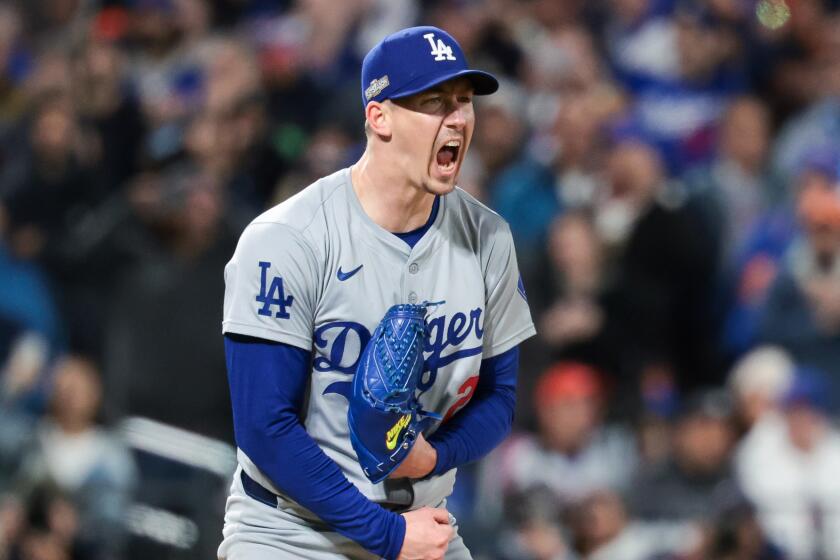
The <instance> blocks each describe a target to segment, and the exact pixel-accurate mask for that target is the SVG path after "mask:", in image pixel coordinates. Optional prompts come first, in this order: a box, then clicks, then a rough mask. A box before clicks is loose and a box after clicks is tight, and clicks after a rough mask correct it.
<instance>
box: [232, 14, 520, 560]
mask: <svg viewBox="0 0 840 560" xmlns="http://www.w3.org/2000/svg"><path fill="white" fill-rule="evenodd" d="M497 88H498V82H497V81H496V79H495V78H494V77H493V76H492V75H490V74H488V73H485V72H481V71H478V70H472V69H469V68H468V66H467V63H466V60H465V59H464V53H463V52H462V51H461V48H460V46H459V45H458V43H456V42H455V40H454V39H453V38H452V37H451V36H450V35H449V34H447V33H446V32H445V31H443V30H441V29H438V28H435V27H413V28H409V29H404V30H402V31H399V32H397V33H395V34H393V35H390V36H388V37H386V38H385V39H384V40H383V41H382V42H380V43H379V44H378V45H377V46H376V47H374V48H373V49H372V50H371V51H370V52H369V53H368V54H367V56H366V57H365V60H364V63H363V66H362V87H361V89H362V103H363V106H364V111H365V118H366V123H365V132H366V135H367V148H366V150H365V152H364V154H363V155H362V157H361V158H360V159H359V161H358V162H356V163H355V164H354V165H353V166H351V167H350V168H348V169H343V170H341V171H338V172H336V173H334V174H333V175H330V176H328V177H324V178H322V179H321V180H319V181H317V182H315V183H314V184H312V185H310V186H308V187H307V188H305V189H304V190H303V191H302V192H300V193H299V194H297V195H295V196H293V197H292V198H290V199H289V200H287V201H286V202H284V203H282V204H280V205H278V206H276V207H274V208H272V209H270V210H268V211H267V212H265V213H264V214H262V215H261V216H259V217H257V218H256V219H255V220H254V221H253V222H252V223H251V224H250V225H249V226H248V227H247V228H246V229H245V231H244V232H243V234H242V237H241V239H240V241H239V244H238V246H237V249H236V252H235V254H234V255H233V258H232V259H231V261H230V262H229V263H228V265H227V267H226V268H225V285H226V289H225V301H224V320H223V332H224V335H225V349H226V356H227V367H228V375H229V381H230V389H231V400H232V404H233V413H234V431H235V436H236V442H237V446H238V459H239V468H238V469H237V472H236V474H235V476H234V480H233V484H232V487H231V492H230V497H229V498H228V501H227V507H226V514H225V525H224V530H223V535H224V539H223V541H222V543H221V545H220V547H219V558H220V559H227V560H240V559H247V560H262V559H269V558H272V559H274V558H304V559H312V560H322V559H323V560H326V559H334V558H353V559H367V558H371V559H374V558H387V559H395V558H400V559H415V558H423V559H431V558H434V559H439V558H446V559H448V560H462V559H469V558H470V554H469V551H468V550H467V549H466V547H465V546H464V543H463V541H462V540H461V538H460V537H459V536H458V534H457V526H456V524H455V520H454V518H453V517H452V516H450V515H449V514H448V512H447V511H446V509H445V504H446V497H447V496H448V495H449V494H450V492H451V491H452V488H453V485H454V482H455V472H456V468H457V467H458V466H459V465H463V464H465V463H467V462H471V461H474V460H476V459H479V458H480V457H482V456H484V455H485V454H486V453H488V452H489V451H490V450H491V449H492V448H493V447H495V446H496V445H497V444H498V443H499V442H501V440H502V439H504V437H505V436H506V434H507V433H508V432H509V430H510V426H511V422H512V418H513V411H514V404H515V381H516V372H517V367H518V358H519V355H518V345H519V343H520V342H521V341H523V340H524V339H526V338H528V337H530V336H532V335H533V334H534V333H535V330H534V326H533V323H532V321H531V317H530V312H529V310H528V304H527V300H526V297H525V292H524V289H523V287H522V283H521V280H520V276H519V272H518V267H517V263H516V255H515V253H514V247H513V242H512V239H511V235H510V230H509V228H508V226H507V224H506V223H505V222H504V221H503V220H502V219H501V218H500V217H499V216H498V215H497V214H496V213H494V212H492V211H491V210H489V209H487V208H486V207H485V206H483V205H482V204H480V203H479V202H477V201H476V200H474V199H473V198H472V197H470V196H469V195H468V194H466V193H465V192H463V191H462V190H460V189H458V188H457V187H456V179H457V177H458V171H459V169H460V168H461V165H462V163H463V161H464V157H465V156H466V153H467V149H468V148H469V145H470V140H471V138H472V134H473V127H474V121H475V117H474V113H473V103H472V99H473V95H485V94H490V93H493V92H494V91H495V90H496V89H497ZM423 302H435V304H434V305H430V306H429V311H428V315H427V316H426V325H427V328H428V333H427V334H428V338H425V339H424V340H425V342H424V346H423V347H422V350H423V359H424V362H421V367H422V375H421V376H420V378H419V380H418V386H417V392H416V394H417V399H418V400H419V403H420V405H421V406H422V407H423V409H424V410H425V411H429V412H430V413H432V414H434V415H435V417H436V418H440V420H439V421H437V422H435V423H434V424H433V425H432V426H431V427H430V428H429V429H427V430H426V432H425V433H424V434H422V435H419V436H418V437H417V438H416V440H415V441H414V445H413V447H411V448H410V451H409V452H408V455H407V457H406V458H405V459H404V460H403V461H402V462H401V463H400V464H399V466H398V467H396V470H394V471H393V472H390V474H389V476H388V477H387V478H385V479H384V480H382V481H381V482H377V483H373V482H371V480H370V479H369V478H368V477H367V476H365V472H363V469H362V467H361V466H360V464H359V457H358V456H357V455H356V453H355V452H354V449H353V446H352V445H351V442H350V438H349V437H348V398H350V393H351V391H350V387H351V386H352V384H353V379H354V374H355V372H356V367H357V365H358V364H359V361H360V360H359V358H360V356H361V354H362V352H363V351H364V350H365V348H366V346H367V344H368V342H369V341H370V339H371V336H372V333H374V330H375V329H376V328H377V325H378V324H379V323H380V320H382V319H383V315H384V314H385V313H386V312H387V311H388V310H389V308H391V306H393V305H395V304H421V303H423ZM377 332H378V331H377ZM402 429H403V424H400V423H398V424H395V425H394V426H393V427H392V428H391V429H389V430H388V433H387V436H386V435H385V434H383V438H385V437H387V441H388V445H389V448H391V447H392V446H393V442H392V441H391V439H392V438H394V437H396V436H397V435H399V432H400V430H402Z"/></svg>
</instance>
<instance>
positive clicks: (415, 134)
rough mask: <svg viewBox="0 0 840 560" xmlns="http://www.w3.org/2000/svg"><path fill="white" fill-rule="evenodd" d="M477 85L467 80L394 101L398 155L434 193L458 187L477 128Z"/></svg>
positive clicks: (412, 177)
mask: <svg viewBox="0 0 840 560" xmlns="http://www.w3.org/2000/svg"><path fill="white" fill-rule="evenodd" d="M472 98H473V87H472V84H471V83H470V81H469V80H467V79H466V78H459V79H456V80H451V81H448V82H444V83H443V84H441V85H439V86H435V87H433V88H431V89H428V90H426V91H423V92H421V93H418V94H415V95H412V96H409V97H405V98H402V99H396V100H393V105H392V107H393V111H392V112H391V114H392V130H393V134H392V137H391V142H393V145H394V146H393V147H394V150H392V153H393V154H394V156H395V157H396V158H398V160H399V161H398V162H397V163H398V164H399V165H400V167H401V168H402V170H403V172H404V173H406V175H407V176H408V178H409V180H410V181H411V182H412V183H415V184H417V185H419V186H421V187H422V188H423V189H424V190H425V191H427V192H430V193H434V194H446V193H448V192H450V191H451V190H452V189H454V188H455V183H456V180H457V178H458V172H459V171H460V169H461V163H463V161H464V156H466V154H467V148H468V147H469V144H470V140H471V138H472V133H473V128H474V126H475V113H474V112H473V104H472Z"/></svg>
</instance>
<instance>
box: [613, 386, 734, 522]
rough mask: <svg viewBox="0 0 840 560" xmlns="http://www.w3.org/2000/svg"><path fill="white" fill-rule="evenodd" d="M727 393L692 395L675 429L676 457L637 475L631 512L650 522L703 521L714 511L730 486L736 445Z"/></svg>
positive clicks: (698, 393)
mask: <svg viewBox="0 0 840 560" xmlns="http://www.w3.org/2000/svg"><path fill="white" fill-rule="evenodd" d="M730 409H731V407H730V403H729V400H728V398H727V396H726V394H725V393H723V392H722V391H720V390H708V391H706V390H704V391H701V392H697V393H695V394H693V395H691V396H690V397H689V398H688V400H687V402H686V403H685V405H684V407H683V408H682V410H681V412H680V414H679V417H678V419H677V420H676V426H675V428H674V430H673V436H672V437H673V441H672V450H673V451H672V456H671V457H670V458H669V459H668V460H666V461H665V462H664V463H662V464H659V465H653V466H650V467H648V468H645V469H642V470H640V471H639V474H638V476H637V477H636V478H635V479H634V481H633V483H632V485H631V491H630V493H629V495H628V498H629V504H630V509H631V511H632V512H633V513H634V514H635V515H637V516H639V517H640V518H642V519H644V520H648V521H671V522H678V521H688V522H700V521H702V520H704V519H705V518H706V517H708V516H710V515H711V513H712V512H713V508H714V505H715V499H716V498H715V492H716V491H718V490H719V489H721V488H724V487H726V486H727V485H728V484H731V482H732V477H731V470H730V455H731V451H732V444H733V441H734V430H733V428H732V425H731V421H730V418H731V410H730Z"/></svg>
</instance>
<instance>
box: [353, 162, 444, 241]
mask: <svg viewBox="0 0 840 560" xmlns="http://www.w3.org/2000/svg"><path fill="white" fill-rule="evenodd" d="M350 179H351V181H352V183H353V190H354V191H355V192H356V196H357V197H358V199H359V202H360V203H361V205H362V209H363V210H364V211H365V214H367V215H368V217H369V218H370V219H371V220H373V222H374V223H375V224H377V225H378V226H380V227H382V228H383V229H385V230H387V231H390V232H393V233H404V232H407V231H412V230H415V229H417V228H419V227H421V226H423V224H425V223H426V221H427V220H428V219H429V214H430V213H431V211H432V205H433V204H434V201H435V196H434V195H433V194H431V193H428V192H426V191H424V190H422V189H421V188H419V187H416V186H414V185H412V184H410V183H409V182H408V181H406V180H405V177H401V176H400V175H399V174H397V173H394V174H389V173H388V172H387V171H386V170H384V169H383V168H382V166H375V165H372V162H371V159H370V155H369V154H368V153H367V152H365V154H363V155H362V157H361V159H359V161H358V162H356V164H355V165H353V167H352V168H351V169H350Z"/></svg>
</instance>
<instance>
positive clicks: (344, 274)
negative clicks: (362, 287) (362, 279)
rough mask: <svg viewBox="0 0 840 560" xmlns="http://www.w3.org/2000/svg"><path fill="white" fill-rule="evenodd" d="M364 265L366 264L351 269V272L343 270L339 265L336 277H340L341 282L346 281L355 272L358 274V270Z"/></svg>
mask: <svg viewBox="0 0 840 560" xmlns="http://www.w3.org/2000/svg"><path fill="white" fill-rule="evenodd" d="M363 266H365V265H363V264H360V265H359V266H358V267H356V268H354V269H353V270H351V271H350V272H341V267H340V266H339V267H338V270H337V271H336V273H335V275H336V277H337V278H338V280H339V281H340V282H344V281H345V280H347V279H348V278H350V277H351V276H353V275H354V274H356V273H357V272H359V271H360V270H362V267H363Z"/></svg>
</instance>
